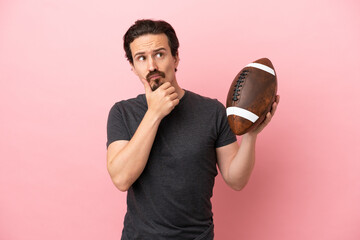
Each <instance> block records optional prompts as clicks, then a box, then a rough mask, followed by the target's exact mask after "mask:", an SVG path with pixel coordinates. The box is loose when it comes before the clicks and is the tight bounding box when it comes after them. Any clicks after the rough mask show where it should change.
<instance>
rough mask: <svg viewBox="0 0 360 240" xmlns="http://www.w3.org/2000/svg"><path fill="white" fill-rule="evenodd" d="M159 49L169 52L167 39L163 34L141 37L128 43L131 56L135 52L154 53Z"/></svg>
mask: <svg viewBox="0 0 360 240" xmlns="http://www.w3.org/2000/svg"><path fill="white" fill-rule="evenodd" d="M159 48H164V49H166V50H170V47H169V42H168V38H167V36H166V34H164V33H161V34H146V35H142V36H140V37H137V38H136V39H135V40H134V41H132V42H131V43H130V49H131V52H132V54H133V55H135V54H136V53H137V52H148V51H154V50H156V49H159Z"/></svg>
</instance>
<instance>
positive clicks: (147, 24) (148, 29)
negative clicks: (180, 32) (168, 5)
mask: <svg viewBox="0 0 360 240" xmlns="http://www.w3.org/2000/svg"><path fill="white" fill-rule="evenodd" d="M162 33H164V34H165V35H166V36H167V39H168V43H169V47H170V49H171V54H172V55H173V57H176V56H177V54H178V48H179V40H178V38H177V37H176V33H175V30H174V29H173V27H172V26H171V25H170V24H169V23H167V22H165V21H162V20H159V21H154V20H150V19H143V20H137V21H136V22H135V24H134V25H132V26H131V27H130V28H129V29H128V30H127V32H126V33H125V35H124V50H125V53H126V58H127V59H128V60H129V62H130V63H131V64H133V63H134V62H133V56H132V53H131V49H130V43H132V42H133V41H134V40H135V39H136V38H138V37H140V36H142V35H147V34H162Z"/></svg>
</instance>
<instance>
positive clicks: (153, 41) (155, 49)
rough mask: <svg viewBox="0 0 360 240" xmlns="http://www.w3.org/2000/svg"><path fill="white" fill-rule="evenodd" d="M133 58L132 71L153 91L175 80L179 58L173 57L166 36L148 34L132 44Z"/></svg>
mask: <svg viewBox="0 0 360 240" xmlns="http://www.w3.org/2000/svg"><path fill="white" fill-rule="evenodd" d="M130 49H131V54H132V57H133V64H132V65H131V66H132V70H133V71H134V73H135V74H136V75H137V76H138V77H139V78H141V79H146V80H147V81H148V82H149V84H150V86H151V89H152V90H153V91H155V90H156V89H157V88H158V87H159V86H160V85H162V84H163V83H165V82H170V83H171V82H172V81H174V79H175V68H176V67H177V65H178V63H179V58H178V56H176V57H174V56H172V55H171V50H170V47H169V43H168V38H167V36H166V35H165V34H147V35H143V36H140V37H138V38H136V39H135V40H134V41H133V42H132V43H130Z"/></svg>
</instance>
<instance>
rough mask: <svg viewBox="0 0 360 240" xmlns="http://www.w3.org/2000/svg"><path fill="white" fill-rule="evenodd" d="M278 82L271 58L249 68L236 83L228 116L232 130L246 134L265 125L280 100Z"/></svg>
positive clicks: (227, 108) (229, 94) (230, 94)
mask: <svg viewBox="0 0 360 240" xmlns="http://www.w3.org/2000/svg"><path fill="white" fill-rule="evenodd" d="M276 92H277V78H276V73H275V70H274V66H273V65H272V63H271V61H270V60H269V59H267V58H261V59H259V60H256V61H254V62H252V63H250V64H248V65H246V66H245V67H244V68H243V69H242V70H241V71H240V72H239V73H238V74H237V75H236V77H235V79H234V80H233V81H232V83H231V86H230V89H229V92H228V95H227V99H226V114H227V119H228V122H229V125H230V128H231V130H232V131H233V132H234V133H235V134H236V135H242V134H245V133H247V132H249V131H251V130H252V129H254V128H256V127H257V126H258V125H259V124H260V123H261V122H263V121H264V119H265V117H266V114H267V113H268V112H269V111H270V110H271V106H272V104H273V102H274V101H275V98H276Z"/></svg>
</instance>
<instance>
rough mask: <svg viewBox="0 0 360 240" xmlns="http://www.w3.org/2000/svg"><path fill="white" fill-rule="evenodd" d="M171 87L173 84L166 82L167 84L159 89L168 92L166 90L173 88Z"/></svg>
mask: <svg viewBox="0 0 360 240" xmlns="http://www.w3.org/2000/svg"><path fill="white" fill-rule="evenodd" d="M171 86H172V85H171V83H169V82H165V83H163V84H162V85H161V86H160V87H159V88H160V89H163V90H166V89H168V88H169V87H171Z"/></svg>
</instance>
